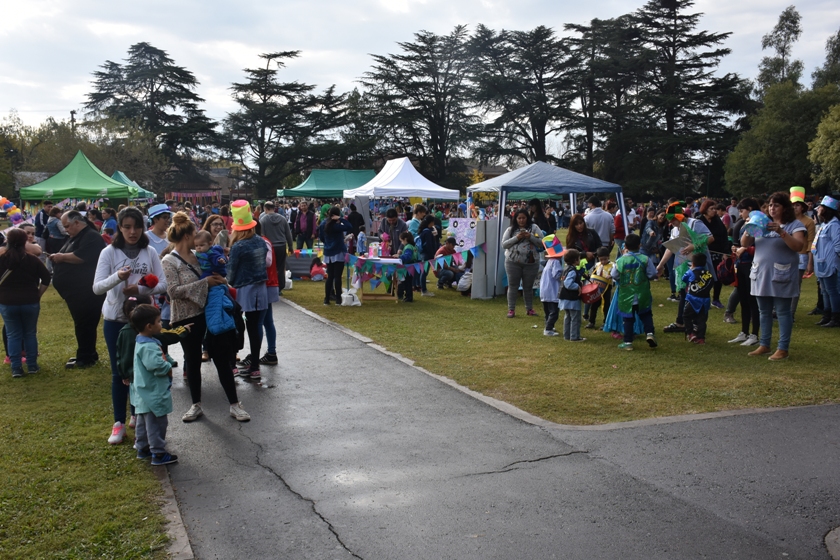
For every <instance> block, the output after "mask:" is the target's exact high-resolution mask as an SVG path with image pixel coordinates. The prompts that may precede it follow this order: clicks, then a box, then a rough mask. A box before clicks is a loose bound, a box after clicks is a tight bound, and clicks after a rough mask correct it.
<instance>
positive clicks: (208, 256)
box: [195, 230, 228, 278]
mask: <svg viewBox="0 0 840 560" xmlns="http://www.w3.org/2000/svg"><path fill="white" fill-rule="evenodd" d="M195 257H196V258H197V259H198V264H199V266H201V277H202V278H207V277H208V276H211V275H213V274H214V273H215V274H219V275H221V276H227V268H226V267H227V262H228V260H227V258H226V257H225V250H224V249H223V248H222V247H221V245H213V236H212V235H210V232H209V231H205V230H200V231H199V232H198V233H196V234H195Z"/></svg>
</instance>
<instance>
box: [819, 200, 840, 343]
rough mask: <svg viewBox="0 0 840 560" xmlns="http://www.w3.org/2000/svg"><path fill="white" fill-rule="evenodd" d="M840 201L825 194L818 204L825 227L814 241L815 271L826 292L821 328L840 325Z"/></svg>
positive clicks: (823, 226) (824, 292) (823, 291)
mask: <svg viewBox="0 0 840 560" xmlns="http://www.w3.org/2000/svg"><path fill="white" fill-rule="evenodd" d="M838 210H840V202H838V201H837V200H835V199H833V198H831V197H830V196H826V197H824V198H823V199H822V202H820V205H819V206H818V207H817V215H818V216H819V219H820V223H821V224H822V227H821V228H820V231H819V233H818V234H817V238H816V240H815V250H814V273H815V274H816V275H817V281H818V282H819V283H820V287H821V288H822V293H823V318H822V320H821V321H820V322H819V323H817V325H819V326H821V327H840V286H838V270H840V220H838V219H837V214H838Z"/></svg>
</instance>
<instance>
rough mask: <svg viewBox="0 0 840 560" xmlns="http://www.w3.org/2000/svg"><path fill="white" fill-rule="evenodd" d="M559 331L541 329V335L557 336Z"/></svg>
mask: <svg viewBox="0 0 840 560" xmlns="http://www.w3.org/2000/svg"><path fill="white" fill-rule="evenodd" d="M559 335H560V333H558V332H557V331H543V336H559Z"/></svg>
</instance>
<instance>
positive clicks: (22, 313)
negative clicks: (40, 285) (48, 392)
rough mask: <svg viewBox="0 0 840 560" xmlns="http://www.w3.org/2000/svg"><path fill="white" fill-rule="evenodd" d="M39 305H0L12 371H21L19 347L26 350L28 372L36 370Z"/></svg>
mask: <svg viewBox="0 0 840 560" xmlns="http://www.w3.org/2000/svg"><path fill="white" fill-rule="evenodd" d="M40 313H41V304H40V303H27V304H24V305H0V315H2V316H3V322H4V323H5V325H6V333H7V335H8V337H9V346H8V352H9V358H10V359H11V361H12V370H16V369H17V370H19V369H22V367H21V364H22V363H23V362H22V361H21V357H22V356H21V347H23V349H25V350H26V365H27V366H29V371H36V370H37V369H38V315H39V314H40Z"/></svg>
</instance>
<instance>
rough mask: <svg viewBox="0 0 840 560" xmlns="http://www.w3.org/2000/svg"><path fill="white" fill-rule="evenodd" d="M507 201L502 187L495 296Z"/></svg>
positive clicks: (494, 277) (494, 285)
mask: <svg viewBox="0 0 840 560" xmlns="http://www.w3.org/2000/svg"><path fill="white" fill-rule="evenodd" d="M506 203H507V190H506V189H505V188H504V187H502V188H501V189H499V238H498V243H499V248H498V250H496V273H495V274H494V275H493V297H496V288H498V284H497V282H498V279H499V272H500V269H499V261H501V255H502V254H503V251H502V237H503V236H504V234H505V229H507V228H505V227H504V222H503V220H506V219H509V218H508V215H507V212H505V204H506Z"/></svg>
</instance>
